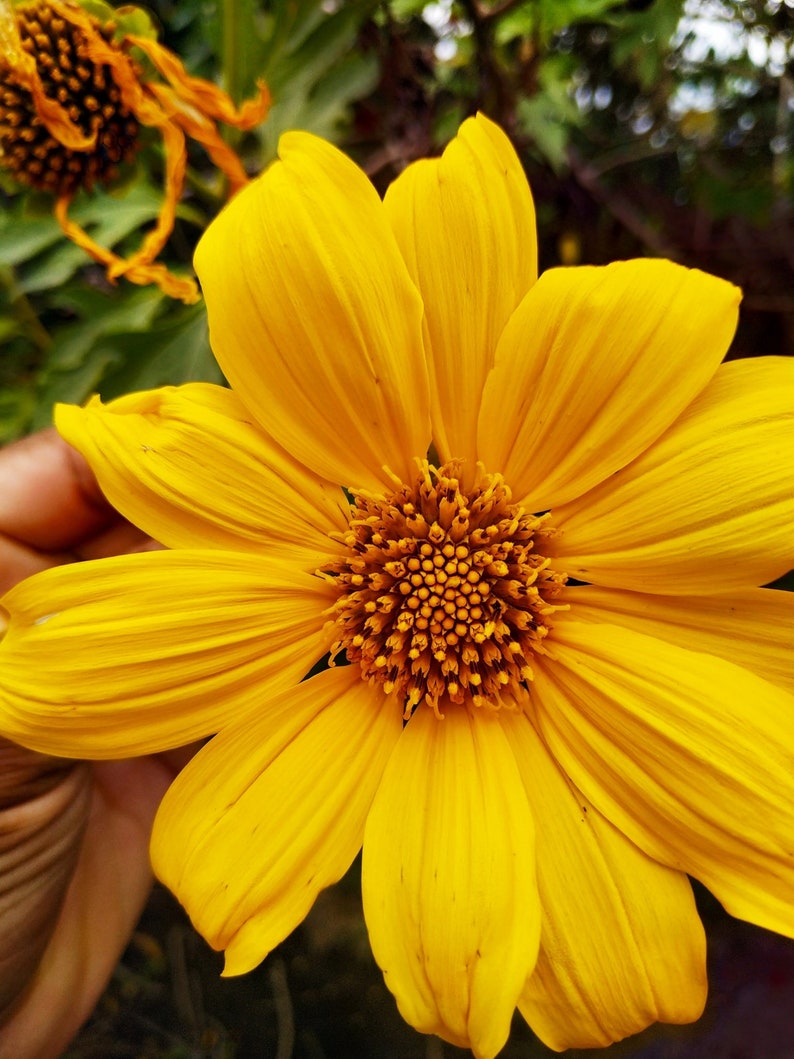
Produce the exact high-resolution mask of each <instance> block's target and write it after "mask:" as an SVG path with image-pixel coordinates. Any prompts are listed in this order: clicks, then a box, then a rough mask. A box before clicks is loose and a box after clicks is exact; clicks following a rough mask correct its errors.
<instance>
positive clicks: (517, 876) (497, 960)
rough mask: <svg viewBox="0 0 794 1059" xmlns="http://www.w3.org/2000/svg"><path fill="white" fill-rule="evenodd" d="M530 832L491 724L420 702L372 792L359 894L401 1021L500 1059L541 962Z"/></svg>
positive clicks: (510, 762) (501, 738) (523, 801)
mask: <svg viewBox="0 0 794 1059" xmlns="http://www.w3.org/2000/svg"><path fill="white" fill-rule="evenodd" d="M534 861H535V855H534V829H533V825H532V817H531V815H530V812H529V806H528V804H527V798H526V794H525V793H524V788H523V784H522V782H521V777H520V775H519V773H518V770H517V768H516V764H515V761H514V759H513V755H512V752H511V750H510V747H509V745H508V743H507V740H506V738H505V735H504V732H503V730H502V728H501V727H500V725H499V723H498V721H497V720H496V718H495V717H494V716H493V715H492V714H489V713H487V712H486V711H482V712H479V713H476V714H469V713H468V712H467V711H466V710H465V709H462V708H460V707H455V706H452V707H449V708H448V709H447V710H446V715H445V717H444V719H443V720H439V719H438V718H436V716H435V715H434V714H433V712H432V711H431V710H429V709H425V708H422V707H420V709H419V710H417V711H416V713H415V714H414V715H413V717H412V718H411V720H410V721H409V722H408V725H407V726H406V729H405V732H404V733H403V736H402V738H401V739H400V742H399V743H398V745H397V748H396V749H395V751H394V753H393V755H392V757H391V760H390V761H389V764H388V766H387V769H386V773H385V775H384V777H383V782H382V783H381V786H380V788H379V790H378V793H377V795H376V796H375V801H374V803H373V806H372V811H371V812H370V815H369V818H368V820H367V827H366V831H365V835H364V859H363V865H362V891H363V897H364V915H365V918H366V921H367V927H368V929H369V935H370V941H371V943H372V951H373V953H374V955H375V959H376V960H377V962H378V964H379V965H380V967H381V969H382V970H383V972H384V976H385V979H386V984H387V986H388V987H389V988H390V989H391V991H392V992H393V993H394V995H395V997H396V998H397V1004H398V1006H399V1008H400V1012H401V1014H402V1015H403V1017H404V1018H405V1019H406V1021H408V1022H409V1023H411V1025H412V1026H414V1027H416V1029H418V1030H420V1031H421V1032H422V1033H436V1034H438V1035H439V1036H440V1037H443V1038H444V1039H445V1040H448V1041H451V1042H452V1043H454V1044H457V1045H459V1046H461V1047H470V1048H471V1049H472V1050H473V1051H474V1053H475V1055H477V1056H478V1057H491V1056H494V1055H496V1053H497V1052H498V1051H499V1050H500V1048H501V1047H502V1046H503V1045H504V1043H505V1040H506V1039H507V1035H508V1032H509V1030H510V1020H511V1017H512V1015H513V1010H514V1008H515V1006H516V1002H517V1000H518V996H519V993H520V992H521V989H522V987H523V984H524V982H525V980H526V978H527V975H528V974H529V972H530V971H531V970H532V968H533V966H534V964H535V959H536V957H537V950H538V939H539V933H540V908H539V905H538V900H537V891H536V887H535V867H534Z"/></svg>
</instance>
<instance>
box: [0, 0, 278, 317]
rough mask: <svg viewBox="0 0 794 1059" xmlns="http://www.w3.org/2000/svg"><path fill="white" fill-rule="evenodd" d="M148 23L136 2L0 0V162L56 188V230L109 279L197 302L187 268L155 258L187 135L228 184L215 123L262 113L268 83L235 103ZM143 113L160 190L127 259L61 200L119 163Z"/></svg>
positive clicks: (238, 183)
mask: <svg viewBox="0 0 794 1059" xmlns="http://www.w3.org/2000/svg"><path fill="white" fill-rule="evenodd" d="M129 26H135V27H137V28H138V32H137V33H133V32H130V31H129V29H128V28H125V27H129ZM145 27H146V22H145V19H142V17H141V12H140V11H138V10H137V9H135V8H130V7H127V8H124V9H120V10H119V11H114V10H113V8H111V7H109V6H108V5H107V4H105V3H103V2H102V0H80V2H78V0H13V2H12V0H0V77H2V85H3V87H2V89H0V166H3V168H5V169H7V170H8V171H9V172H10V174H11V175H12V176H13V177H14V179H15V180H17V181H18V182H20V183H22V184H26V185H28V186H30V187H33V188H38V189H41V190H44V191H49V192H52V194H54V195H55V196H56V204H55V215H56V217H57V219H58V222H59V223H60V225H61V228H62V229H63V231H64V233H65V234H66V235H67V236H68V237H69V238H70V239H72V240H74V242H75V243H77V244H78V245H79V246H81V247H83V249H84V250H86V251H87V252H88V253H89V254H90V255H91V256H92V257H93V258H94V259H95V260H96V261H98V262H100V263H101V264H103V265H105V266H106V268H107V274H108V277H109V278H110V279H111V280H116V279H117V278H118V277H119V276H126V277H127V279H129V280H131V281H132V282H133V283H141V284H148V283H156V284H158V285H159V286H160V288H161V289H162V290H163V291H164V292H165V293H166V294H168V295H170V296H172V297H174V298H180V299H182V300H183V301H187V302H194V301H196V300H197V298H198V291H197V289H196V285H195V283H194V282H193V280H191V279H183V278H179V277H177V276H174V275H172V274H171V273H170V272H169V271H168V270H167V269H166V268H165V267H164V266H163V265H160V264H155V263H154V261H155V258H156V257H157V255H158V254H159V253H160V251H161V250H162V248H163V246H164V245H165V242H166V240H167V239H168V236H169V235H170V233H171V230H172V229H173V226H174V215H175V209H176V204H177V202H178V201H179V199H180V197H181V195H182V188H183V185H184V178H185V166H186V153H185V135H186V134H187V135H188V136H190V137H192V138H193V139H195V140H197V141H198V142H199V143H201V144H203V145H204V147H205V148H206V150H207V152H208V154H209V155H210V157H211V158H212V160H213V162H214V163H215V164H216V165H217V166H218V168H219V169H221V171H222V172H223V173H224V174H225V175H226V177H227V178H228V180H229V186H230V189H231V190H232V191H236V190H238V189H239V188H241V187H242V186H243V185H244V184H245V183H247V176H246V174H245V171H244V170H243V167H242V164H241V163H240V159H239V158H238V157H237V155H236V154H235V153H234V151H232V150H231V148H230V147H228V146H227V145H226V144H225V143H224V142H223V140H222V139H221V137H220V135H219V133H218V129H217V127H216V124H215V123H216V121H223V122H225V123H226V124H228V125H234V126H236V127H238V128H241V129H248V128H251V127H252V126H253V125H255V124H257V123H258V122H260V121H261V120H262V119H263V118H264V117H265V114H266V113H267V108H268V105H269V95H268V92H267V89H266V88H265V86H264V85H261V84H260V86H259V97H258V98H257V99H256V100H250V101H248V102H246V103H244V104H243V106H242V107H241V108H240V109H239V110H236V109H235V108H234V106H233V104H232V102H231V100H230V99H229V98H228V96H226V95H225V93H223V92H222V91H221V90H220V89H219V88H216V87H215V85H213V84H211V83H210V82H209V81H205V80H202V79H201V78H196V77H190V76H189V75H188V74H187V73H186V71H185V69H184V67H183V66H182V64H181V62H180V61H179V59H178V58H177V57H176V56H175V55H173V54H172V53H171V52H170V51H168V49H166V48H163V47H162V46H161V45H159V44H158V43H157V41H156V40H154V39H152V38H151V37H150V36H147V35H146V34H145V33H142V32H141V30H142V29H145ZM142 125H144V126H152V127H154V128H156V129H158V130H159V131H160V134H161V135H162V137H163V143H164V145H165V155H166V173H165V185H166V186H165V198H164V201H163V205H162V208H161V210H160V214H159V217H158V220H157V224H156V225H155V227H154V228H153V230H152V231H151V232H149V234H148V235H147V236H146V238H145V239H144V242H143V245H142V247H141V248H140V250H138V251H137V252H136V253H134V254H132V255H131V256H130V257H129V258H126V259H124V258H120V257H118V256H117V255H116V254H114V253H113V252H112V251H110V250H108V249H106V248H105V247H102V246H99V245H98V244H97V243H96V242H95V241H94V240H93V239H92V238H91V237H90V236H89V235H88V234H87V232H85V231H84V230H83V229H82V228H81V227H80V226H79V225H78V224H76V223H75V222H74V221H73V220H71V219H70V218H69V216H68V209H69V205H70V203H71V201H72V199H73V198H74V196H75V194H76V192H77V191H78V190H79V189H80V188H84V189H86V190H87V191H90V190H91V189H92V188H93V186H94V185H95V184H96V183H99V184H104V185H109V184H112V183H113V182H114V181H115V180H116V179H117V178H118V175H119V166H120V165H122V164H123V163H125V162H129V161H130V160H131V159H132V158H133V157H134V155H135V153H136V152H137V150H138V148H139V146H140V131H141V126H142Z"/></svg>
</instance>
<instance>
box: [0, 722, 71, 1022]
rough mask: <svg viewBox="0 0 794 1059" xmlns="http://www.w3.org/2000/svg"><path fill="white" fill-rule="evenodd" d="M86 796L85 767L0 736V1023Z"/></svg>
mask: <svg viewBox="0 0 794 1059" xmlns="http://www.w3.org/2000/svg"><path fill="white" fill-rule="evenodd" d="M90 798H91V784H90V770H89V768H88V766H87V765H83V764H80V763H78V762H73V761H64V760H61V759H57V758H52V757H47V756H45V755H43V754H36V753H34V752H33V751H31V750H25V749H23V748H22V747H18V746H15V745H14V744H13V743H10V742H8V740H5V739H0V1022H2V1021H3V1019H5V1018H6V1017H8V1013H9V1011H10V1010H11V1009H12V1008H13V1007H14V1006H15V1004H16V1003H17V1001H18V1000H19V997H20V996H21V994H22V993H23V991H24V989H25V986H26V983H27V982H28V981H29V979H30V978H31V976H32V975H33V972H34V971H35V968H36V966H37V964H38V963H39V960H40V959H41V956H42V954H43V952H44V950H45V948H46V946H47V944H48V942H49V938H50V935H51V933H52V931H53V928H54V926H55V923H56V921H57V919H58V915H59V913H60V909H61V905H62V904H63V900H64V895H65V893H66V890H67V887H68V885H69V881H70V879H71V876H72V872H73V870H74V867H75V864H76V862H77V858H78V854H79V850H80V844H81V840H82V837H83V831H84V829H85V824H86V821H87V819H88V812H89V807H90Z"/></svg>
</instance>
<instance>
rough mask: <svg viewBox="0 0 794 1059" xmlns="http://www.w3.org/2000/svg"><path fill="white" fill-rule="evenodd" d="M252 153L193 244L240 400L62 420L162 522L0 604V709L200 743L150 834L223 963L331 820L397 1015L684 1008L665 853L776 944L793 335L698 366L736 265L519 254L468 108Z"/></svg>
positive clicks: (589, 1029) (727, 334) (89, 744)
mask: <svg viewBox="0 0 794 1059" xmlns="http://www.w3.org/2000/svg"><path fill="white" fill-rule="evenodd" d="M279 153H280V160H279V161H278V162H276V163H275V164H274V165H273V166H271V167H270V168H269V169H268V170H267V171H266V172H265V173H264V174H263V176H262V177H261V178H260V179H258V180H257V181H254V182H252V183H251V184H249V186H248V187H247V188H245V189H244V190H243V191H242V192H240V194H239V195H237V196H236V197H235V198H234V200H233V201H232V202H231V203H230V204H229V206H228V207H227V208H226V209H225V210H224V211H223V212H222V213H221V215H220V216H219V217H218V218H217V219H216V221H215V222H214V223H213V224H212V225H211V226H210V228H209V230H208V232H207V233H206V235H205V236H204V238H203V240H202V242H201V244H200V246H199V250H198V254H197V259H196V264H197V270H198V273H199V276H200V278H201V281H202V284H203V288H204V293H205V297H206V301H207V309H208V315H209V323H210V333H211V338H212V342H213V348H214V350H215V353H216V355H217V357H218V359H219V361H220V364H221V366H222V368H223V369H224V372H225V375H226V377H227V378H228V379H229V381H230V383H231V385H232V389H231V390H226V389H222V388H220V387H215V386H209V385H203V384H197V383H196V384H190V385H187V386H184V387H179V388H165V389H161V390H155V391H151V392H148V393H142V394H132V395H129V396H126V397H122V398H120V399H119V400H117V401H114V402H112V403H110V404H109V405H107V406H103V405H102V404H101V402H100V401H99V400H98V399H94V400H93V401H91V402H90V403H89V405H88V406H87V407H86V408H85V409H78V408H74V407H67V406H61V407H60V409H59V410H58V413H57V422H58V426H59V428H60V430H61V432H62V433H63V435H64V436H65V437H66V438H67V439H68V440H69V441H70V442H72V444H74V445H75V446H77V447H78V448H79V449H80V450H81V451H82V452H83V453H84V454H85V456H86V457H87V459H88V460H89V462H90V464H91V466H92V467H93V468H94V470H95V472H96V474H97V477H98V480H99V483H100V485H101V486H102V489H103V491H104V492H105V493H106V495H107V496H108V497H109V498H110V500H111V501H112V502H113V503H114V504H115V505H116V506H118V508H119V509H120V510H121V511H122V512H123V513H124V514H125V515H127V516H128V517H129V518H130V519H131V520H132V521H133V522H135V523H137V524H138V525H139V526H140V527H141V528H142V529H144V530H145V531H146V532H147V533H150V534H151V535H152V536H154V537H155V538H156V539H158V540H159V541H161V542H162V543H163V544H165V545H167V546H169V547H170V548H171V549H172V550H170V551H158V552H150V553H147V554H139V555H133V556H121V557H117V558H112V559H107V560H101V561H97V562H93V563H83V564H80V566H79V567H74V568H69V567H62V568H60V569H57V570H51V571H46V572H45V573H43V574H39V575H37V576H36V577H34V578H31V579H30V580H28V581H27V582H25V583H23V584H22V585H20V586H18V587H17V588H15V589H13V590H12V591H11V592H10V593H8V594H7V595H6V596H5V597H4V599H3V601H2V605H3V607H5V608H6V610H7V611H8V613H9V615H10V621H9V627H8V632H7V634H6V637H5V639H4V641H3V643H2V645H1V646H0V673H1V674H2V677H1V678H0V731H3V732H5V733H6V734H7V735H9V736H10V737H12V738H14V739H16V740H17V741H19V742H22V743H24V744H26V745H29V746H32V747H34V748H36V749H40V750H43V751H48V752H50V753H58V754H63V755H71V756H88V757H91V756H96V757H114V756H124V755H128V754H137V753H145V752H149V751H155V750H163V749H165V748H167V747H169V746H175V745H179V744H181V743H187V742H189V741H191V740H193V739H196V738H202V737H205V736H210V735H213V736H214V737H213V738H212V739H210V740H209V741H208V742H207V744H206V745H205V746H204V747H203V748H202V749H201V750H200V751H199V753H198V754H197V755H196V757H195V758H193V760H192V761H191V762H190V764H189V765H188V766H187V767H186V768H185V769H184V771H183V772H182V773H181V774H180V776H179V777H178V778H177V780H176V781H175V783H174V784H173V786H172V787H171V789H170V790H169V792H168V794H167V795H166V797H165V799H164V801H163V803H162V805H161V807H160V811H159V814H158V817H157V820H156V822H155V829H154V836H153V842H152V857H153V863H154V866H155V870H156V871H157V873H158V874H159V876H160V877H161V878H162V879H163V880H164V881H165V882H166V883H167V884H168V885H169V886H170V887H171V888H172V889H173V890H174V891H175V893H176V894H177V895H178V896H179V897H180V899H181V900H182V902H183V903H184V905H185V906H186V908H187V909H188V911H189V912H190V915H191V917H192V919H193V922H194V923H195V925H196V926H197V928H198V929H199V930H200V931H201V932H202V933H203V934H204V936H205V937H206V938H207V939H208V940H209V941H210V942H211V944H212V945H213V946H215V947H216V948H218V949H224V950H225V953H226V968H225V970H226V973H228V974H238V973H242V972H244V971H247V970H250V969H251V968H252V967H254V966H255V965H256V964H257V963H258V962H259V961H260V960H261V959H263V958H264V957H265V956H266V955H267V953H268V952H269V951H270V950H271V949H272V948H273V947H274V946H275V945H277V944H278V943H279V942H280V941H281V940H283V938H284V937H286V935H287V934H288V933H289V932H290V931H291V930H292V929H293V928H294V927H295V926H296V925H297V924H298V923H299V922H300V921H301V919H302V918H303V916H304V915H305V914H306V913H307V912H308V910H309V908H310V907H311V905H312V902H313V901H314V899H315V897H316V896H317V894H318V892H319V891H320V890H321V889H322V888H323V887H324V886H327V885H328V884H330V883H332V882H334V881H336V880H337V879H338V878H340V876H341V875H342V874H343V873H344V872H345V871H346V870H347V868H348V867H349V866H350V864H351V862H352V861H353V859H354V858H355V856H356V854H357V853H358V852H359V850H360V849H361V848H362V844H363V859H362V865H363V868H362V888H363V901H364V913H365V917H366V921H367V927H368V931H369V936H370V939H371V942H372V948H373V952H374V954H375V957H376V959H377V961H378V963H379V964H380V966H381V968H382V969H383V971H384V974H385V978H386V982H387V984H388V985H389V988H390V989H391V990H392V991H393V993H394V994H395V996H396V998H397V1002H398V1004H399V1007H400V1010H401V1012H402V1013H403V1015H404V1017H405V1018H406V1019H407V1020H408V1021H409V1022H410V1023H411V1024H412V1025H414V1026H416V1027H417V1028H418V1029H419V1030H422V1031H424V1032H428V1033H437V1034H439V1035H440V1036H442V1037H444V1038H445V1039H446V1040H449V1041H451V1042H453V1043H455V1044H457V1045H461V1046H467V1047H471V1048H472V1049H473V1050H474V1051H475V1053H476V1054H477V1055H478V1056H481V1057H492V1056H494V1055H495V1054H496V1053H497V1052H498V1051H499V1049H500V1048H501V1047H502V1045H503V1044H504V1042H505V1040H506V1038H507V1035H508V1032H509V1028H510V1023H511V1019H512V1016H513V1013H514V1010H515V1008H516V1007H518V1008H519V1009H520V1010H521V1012H522V1013H523V1014H524V1015H525V1017H526V1018H527V1020H528V1021H529V1023H530V1024H531V1025H532V1027H533V1029H534V1030H535V1031H536V1032H537V1033H538V1035H539V1036H540V1037H541V1038H542V1039H543V1040H544V1041H546V1042H547V1043H548V1044H549V1045H550V1046H551V1047H553V1048H557V1049H564V1048H567V1047H585V1046H595V1045H605V1044H608V1043H610V1042H611V1041H614V1040H617V1039H619V1038H621V1037H624V1036H626V1035H628V1034H630V1033H634V1032H637V1031H638V1030H640V1029H643V1028H644V1027H645V1026H646V1025H648V1023H650V1022H653V1021H655V1020H661V1021H666V1022H687V1021H691V1020H692V1019H695V1018H697V1017H698V1015H699V1014H700V1012H701V1010H702V1007H703V1004H704V1001H705V992H706V967H705V940H704V935H703V929H702V926H701V923H700V920H699V918H698V914H697V910H696V908H695V903H694V899H693V894H692V890H691V887H690V884H689V881H688V879H687V874H691V875H693V876H695V877H696V878H698V879H700V880H701V881H702V882H703V883H705V885H707V886H708V887H709V888H710V889H711V890H712V891H713V893H714V894H715V895H716V896H717V897H718V898H719V899H720V900H721V901H722V902H723V903H724V904H725V906H726V908H728V910H729V911H731V912H732V913H733V914H735V915H737V916H741V917H743V918H746V919H748V920H750V921H752V922H755V923H759V924H761V925H763V926H766V927H769V928H771V929H773V930H777V931H780V932H781V933H785V934H787V935H789V936H794V858H793V857H792V835H794V726H793V725H792V717H794V695H792V691H794V676H793V675H792V667H791V627H792V616H793V615H794V605H793V604H794V596H792V595H791V594H789V593H786V592H780V591H773V590H771V589H766V588H762V587H759V586H762V585H764V584H766V583H767V582H769V581H771V580H773V579H774V578H776V577H778V576H780V575H781V574H782V573H783V572H785V571H786V570H787V569H788V568H789V567H790V566H791V565H792V559H793V558H794V542H792V532H791V525H792V519H793V518H794V490H793V489H792V484H793V475H792V466H791V454H792V451H794V364H792V362H791V361H790V360H787V359H785V358H783V357H761V358H758V359H756V360H752V361H737V362H729V363H726V364H722V363H721V361H722V360H723V357H724V355H725V352H726V350H727V348H728V346H729V344H730V341H731V338H732V336H733V333H734V329H735V326H736V320H737V315H738V303H739V292H738V290H737V289H736V288H735V287H733V286H731V284H729V283H726V282H724V281H722V280H719V279H716V278H715V277H713V276H708V275H706V274H705V273H702V272H699V271H697V270H689V269H685V268H683V267H681V266H679V265H675V264H672V263H671V262H668V261H652V260H639V261H628V262H618V263H615V264H612V265H609V266H607V267H603V268H591V267H584V268H561V269H552V270H550V271H548V272H546V273H544V274H543V275H541V276H540V277H538V275H537V256H536V235H535V225H534V208H533V203H532V198H531V195H530V191H529V188H528V186H527V182H526V178H525V176H524V173H523V170H522V168H521V165H520V163H519V160H518V158H517V157H516V155H515V153H514V151H513V149H512V148H511V146H510V144H509V142H508V140H507V138H506V137H505V136H504V134H503V133H502V132H501V131H500V130H499V129H498V128H497V127H496V126H495V125H493V124H492V123H491V122H489V121H488V120H487V119H486V118H484V117H482V116H479V117H478V118H476V119H472V120H470V121H467V122H466V123H464V125H463V126H462V128H461V130H460V132H459V133H458V136H457V137H456V138H455V140H454V141H453V143H452V144H450V146H449V147H448V148H447V150H446V151H445V153H444V155H443V156H442V157H441V158H440V159H433V160H425V161H422V162H418V163H416V164H415V165H412V166H409V167H408V169H407V170H406V171H405V172H404V173H403V174H401V176H400V177H398V179H397V180H396V181H395V183H394V184H393V185H392V187H391V188H390V189H389V191H388V192H387V194H386V198H385V200H384V201H381V200H380V199H379V198H378V196H377V194H376V192H375V191H374V189H373V187H372V185H371V184H370V183H369V181H368V180H367V179H366V177H365V176H364V174H363V173H362V172H361V171H360V170H359V169H358V168H357V167H356V166H355V165H354V164H353V163H352V162H351V161H350V160H349V159H347V158H345V156H344V155H343V154H341V153H340V152H339V151H338V150H336V149H335V148H334V147H332V146H331V145H330V144H327V143H324V142H323V141H321V140H318V139H317V138H316V137H313V136H309V135H307V134H302V133H292V134H288V135H287V136H284V137H283V138H282V141H281V144H280V151H279ZM329 654H330V655H331V656H333V658H334V659H335V661H336V663H337V664H336V665H333V666H332V667H331V668H327V669H323V670H322V671H321V672H316V671H315V672H314V675H312V676H308V674H309V673H310V672H311V671H313V670H315V666H316V663H317V662H318V661H319V660H320V659H322V658H323V657H325V656H327V655H329ZM81 658H82V659H83V661H82V662H81V661H80V660H81ZM343 661H344V662H347V663H348V664H347V665H343V664H341V663H342V662H343ZM215 733H217V734H215Z"/></svg>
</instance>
